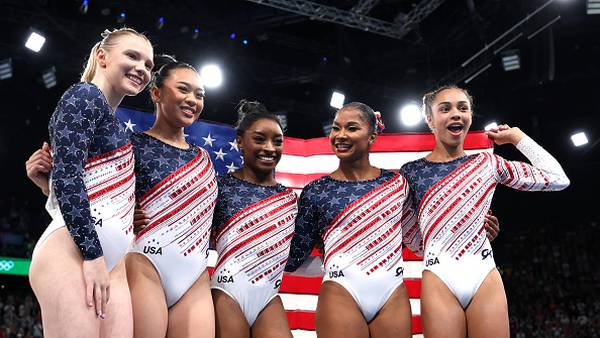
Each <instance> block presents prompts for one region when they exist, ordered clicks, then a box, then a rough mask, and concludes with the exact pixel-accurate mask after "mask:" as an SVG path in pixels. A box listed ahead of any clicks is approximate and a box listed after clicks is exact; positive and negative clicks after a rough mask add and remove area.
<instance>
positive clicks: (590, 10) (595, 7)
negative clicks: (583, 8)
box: [587, 0, 600, 15]
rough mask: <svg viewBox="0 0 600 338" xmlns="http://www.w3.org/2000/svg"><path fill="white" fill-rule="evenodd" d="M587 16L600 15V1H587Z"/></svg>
mask: <svg viewBox="0 0 600 338" xmlns="http://www.w3.org/2000/svg"><path fill="white" fill-rule="evenodd" d="M587 14H588V15H592V14H600V0H587Z"/></svg>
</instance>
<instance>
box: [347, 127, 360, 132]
mask: <svg viewBox="0 0 600 338" xmlns="http://www.w3.org/2000/svg"><path fill="white" fill-rule="evenodd" d="M347 129H348V130H350V131H357V130H358V129H359V128H358V127H357V126H349V127H348V128H347Z"/></svg>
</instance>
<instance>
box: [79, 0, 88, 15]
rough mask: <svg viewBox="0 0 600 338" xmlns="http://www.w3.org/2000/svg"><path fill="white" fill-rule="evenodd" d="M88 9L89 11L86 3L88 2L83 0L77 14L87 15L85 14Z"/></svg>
mask: <svg viewBox="0 0 600 338" xmlns="http://www.w3.org/2000/svg"><path fill="white" fill-rule="evenodd" d="M88 9H89V3H88V0H83V1H82V2H81V5H80V6H79V13H81V14H83V15H85V14H87V12H88Z"/></svg>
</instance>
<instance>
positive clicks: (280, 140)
mask: <svg viewBox="0 0 600 338" xmlns="http://www.w3.org/2000/svg"><path fill="white" fill-rule="evenodd" d="M273 144H275V145H276V146H277V147H281V145H282V144H283V139H280V138H276V139H274V140H273Z"/></svg>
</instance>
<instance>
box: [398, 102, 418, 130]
mask: <svg viewBox="0 0 600 338" xmlns="http://www.w3.org/2000/svg"><path fill="white" fill-rule="evenodd" d="M422 119H423V117H422V115H421V109H420V108H419V106H418V105H417V104H416V103H409V104H406V105H404V107H402V109H400V121H402V124H403V125H405V126H407V127H413V126H416V125H417V124H419V122H421V120H422Z"/></svg>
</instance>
